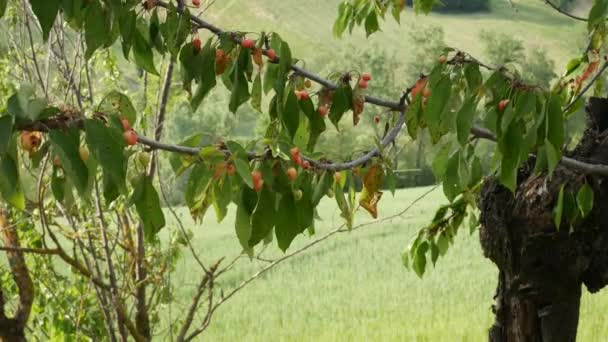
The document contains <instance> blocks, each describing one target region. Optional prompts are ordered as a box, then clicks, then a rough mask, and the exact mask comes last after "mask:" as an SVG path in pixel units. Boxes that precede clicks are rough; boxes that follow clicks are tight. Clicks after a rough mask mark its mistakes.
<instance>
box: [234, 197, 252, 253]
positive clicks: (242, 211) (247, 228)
mask: <svg viewBox="0 0 608 342" xmlns="http://www.w3.org/2000/svg"><path fill="white" fill-rule="evenodd" d="M257 200H258V195H257V193H256V192H255V191H253V190H251V189H249V188H248V187H242V188H241V191H240V193H239V196H238V199H237V201H236V204H237V209H236V219H235V225H234V226H235V231H236V236H237V237H238V239H239V242H240V243H241V246H243V248H244V249H245V250H250V246H249V239H250V238H251V230H252V228H251V214H252V213H253V210H254V209H255V207H256V203H257Z"/></svg>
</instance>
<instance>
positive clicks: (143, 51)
mask: <svg viewBox="0 0 608 342" xmlns="http://www.w3.org/2000/svg"><path fill="white" fill-rule="evenodd" d="M133 57H134V58H135V64H137V66H138V67H140V68H142V69H144V70H145V71H147V72H149V73H151V74H152V75H156V76H158V71H156V66H155V65H154V53H153V52H152V47H151V46H150V44H149V43H148V41H147V40H146V38H144V36H143V34H142V33H141V32H139V30H136V31H135V34H134V36H133Z"/></svg>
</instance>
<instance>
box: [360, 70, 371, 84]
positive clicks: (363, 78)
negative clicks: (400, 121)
mask: <svg viewBox="0 0 608 342" xmlns="http://www.w3.org/2000/svg"><path fill="white" fill-rule="evenodd" d="M361 79H362V80H364V81H365V82H369V81H371V80H372V75H370V74H369V73H367V72H366V73H363V74H362V75H361Z"/></svg>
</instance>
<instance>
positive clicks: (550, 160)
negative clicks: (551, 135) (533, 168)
mask: <svg viewBox="0 0 608 342" xmlns="http://www.w3.org/2000/svg"><path fill="white" fill-rule="evenodd" d="M545 155H546V157H547V167H548V169H549V175H552V174H553V171H555V168H556V167H557V164H559V161H560V159H561V152H560V151H559V150H557V149H556V148H555V147H554V146H553V144H551V142H550V141H549V139H546V140H545Z"/></svg>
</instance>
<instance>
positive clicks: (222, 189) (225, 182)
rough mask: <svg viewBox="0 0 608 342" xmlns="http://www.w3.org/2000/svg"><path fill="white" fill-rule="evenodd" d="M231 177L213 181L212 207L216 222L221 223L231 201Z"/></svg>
mask: <svg viewBox="0 0 608 342" xmlns="http://www.w3.org/2000/svg"><path fill="white" fill-rule="evenodd" d="M232 191H233V188H232V177H224V178H223V179H222V180H221V181H218V182H214V183H213V207H214V208H215V216H216V218H217V223H221V222H222V221H223V220H224V218H225V217H226V215H227V214H228V205H229V204H230V202H232Z"/></svg>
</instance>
